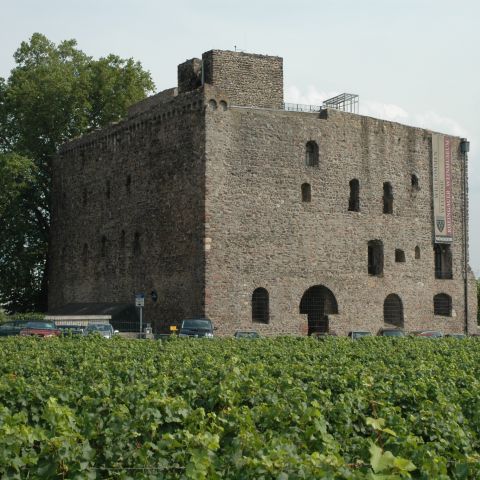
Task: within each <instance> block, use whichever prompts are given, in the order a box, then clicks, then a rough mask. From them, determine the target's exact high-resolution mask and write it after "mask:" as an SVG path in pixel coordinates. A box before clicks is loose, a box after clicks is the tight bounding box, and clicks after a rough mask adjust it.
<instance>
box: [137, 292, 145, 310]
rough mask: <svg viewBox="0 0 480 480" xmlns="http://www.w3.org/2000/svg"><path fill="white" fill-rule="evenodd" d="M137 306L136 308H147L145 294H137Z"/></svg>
mask: <svg viewBox="0 0 480 480" xmlns="http://www.w3.org/2000/svg"><path fill="white" fill-rule="evenodd" d="M135 306H136V307H144V306H145V294H143V293H136V294H135Z"/></svg>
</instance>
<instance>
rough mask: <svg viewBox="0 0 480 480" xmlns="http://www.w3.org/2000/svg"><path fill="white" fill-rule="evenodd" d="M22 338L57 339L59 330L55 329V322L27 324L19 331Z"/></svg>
mask: <svg viewBox="0 0 480 480" xmlns="http://www.w3.org/2000/svg"><path fill="white" fill-rule="evenodd" d="M20 335H21V336H23V337H42V338H46V337H59V336H60V335H61V332H60V329H58V328H57V326H56V325H55V322H45V321H35V322H27V323H26V324H25V326H24V327H23V328H22V330H20Z"/></svg>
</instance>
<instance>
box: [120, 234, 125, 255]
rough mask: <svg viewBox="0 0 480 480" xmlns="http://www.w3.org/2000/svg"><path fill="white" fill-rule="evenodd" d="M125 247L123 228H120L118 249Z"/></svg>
mask: <svg viewBox="0 0 480 480" xmlns="http://www.w3.org/2000/svg"><path fill="white" fill-rule="evenodd" d="M124 248H125V230H122V231H121V233H120V249H121V250H123V249H124Z"/></svg>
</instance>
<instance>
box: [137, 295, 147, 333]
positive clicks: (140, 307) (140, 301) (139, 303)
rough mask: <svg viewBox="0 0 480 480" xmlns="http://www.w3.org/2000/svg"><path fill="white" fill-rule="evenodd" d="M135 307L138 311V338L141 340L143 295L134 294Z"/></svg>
mask: <svg viewBox="0 0 480 480" xmlns="http://www.w3.org/2000/svg"><path fill="white" fill-rule="evenodd" d="M135 306H137V307H138V308H139V309H140V338H142V333H143V307H144V306H145V294H144V293H136V294H135Z"/></svg>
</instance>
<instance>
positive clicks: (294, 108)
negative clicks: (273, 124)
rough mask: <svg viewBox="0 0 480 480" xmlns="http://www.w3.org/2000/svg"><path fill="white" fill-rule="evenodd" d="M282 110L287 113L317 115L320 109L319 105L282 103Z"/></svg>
mask: <svg viewBox="0 0 480 480" xmlns="http://www.w3.org/2000/svg"><path fill="white" fill-rule="evenodd" d="M283 109H284V110H286V111H287V112H307V113H319V112H320V111H321V110H322V107H321V106H319V105H304V104H302V103H284V104H283Z"/></svg>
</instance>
